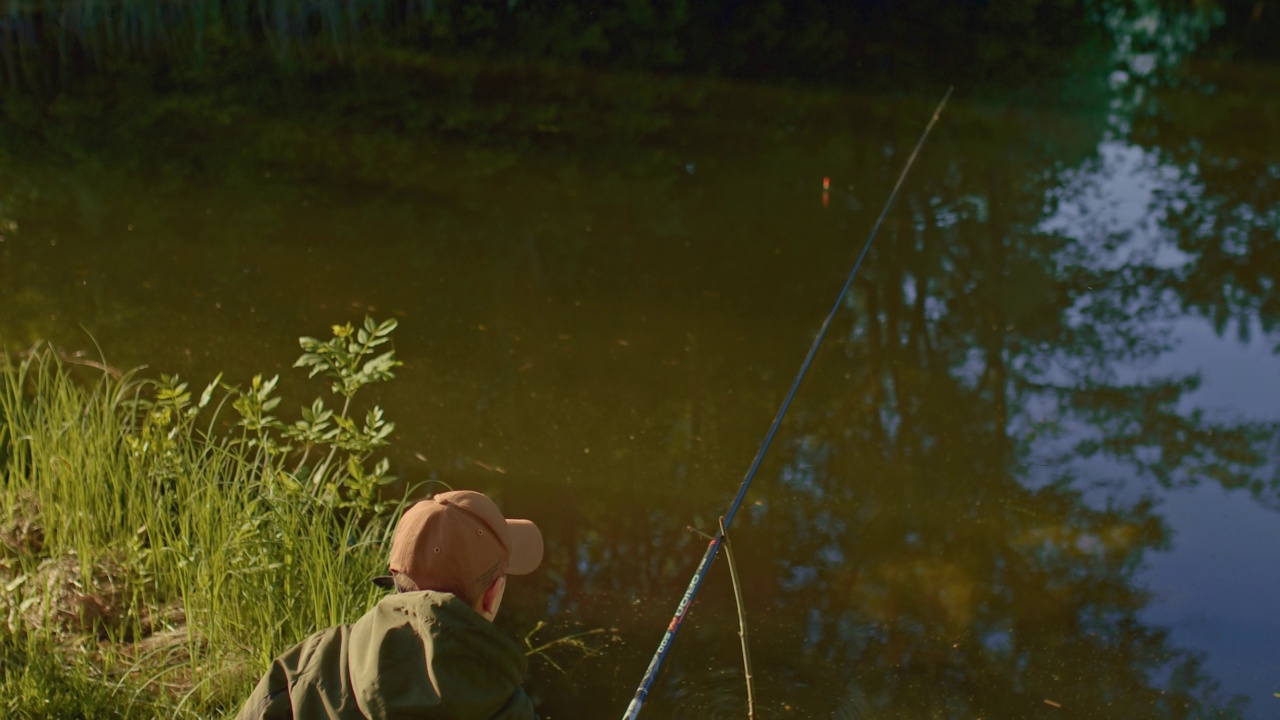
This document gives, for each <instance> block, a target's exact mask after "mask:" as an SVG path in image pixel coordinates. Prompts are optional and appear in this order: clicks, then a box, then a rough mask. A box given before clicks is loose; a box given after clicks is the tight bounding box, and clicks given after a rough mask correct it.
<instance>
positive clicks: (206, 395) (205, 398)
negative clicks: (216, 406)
mask: <svg viewBox="0 0 1280 720" xmlns="http://www.w3.org/2000/svg"><path fill="white" fill-rule="evenodd" d="M221 381H222V373H218V376H217V377H215V378H214V379H213V382H211V383H209V385H208V387H206V388H205V389H204V392H202V393H200V404H199V407H204V406H206V405H208V404H209V401H210V400H212V399H213V389H214V388H216V387H218V383H219V382H221Z"/></svg>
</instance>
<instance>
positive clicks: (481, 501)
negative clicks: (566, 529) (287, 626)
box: [237, 490, 542, 720]
mask: <svg viewBox="0 0 1280 720" xmlns="http://www.w3.org/2000/svg"><path fill="white" fill-rule="evenodd" d="M541 562H542V533H541V531H539V530H538V527H537V526H536V525H534V524H533V523H532V522H530V521H528V520H507V519H506V518H504V517H503V516H502V512H501V511H500V510H498V506H497V505H495V504H494V503H493V501H492V500H490V499H489V498H487V497H485V496H484V495H482V494H480V493H478V492H472V491H470V490H459V491H456V492H446V493H441V494H438V495H436V496H435V497H433V498H431V499H429V500H424V501H421V502H419V503H417V504H415V505H413V506H412V507H410V508H409V509H408V510H406V511H405V513H404V515H403V516H401V518H400V521H399V522H398V523H397V524H396V530H395V535H394V538H393V540H392V542H391V556H390V559H389V560H388V563H387V564H388V567H389V570H390V571H391V574H390V576H388V577H383V578H377V579H376V580H375V582H378V583H379V584H380V585H383V586H384V587H394V588H395V589H396V590H397V593H396V594H394V595H390V596H388V597H386V598H383V599H382V601H380V602H379V603H378V604H377V605H376V606H375V607H374V608H373V609H372V610H370V611H369V612H368V613H366V614H365V615H364V616H363V617H361V618H360V619H359V620H357V621H356V622H355V623H354V624H351V625H340V626H338V627H335V628H330V629H328V630H324V631H322V632H319V633H316V634H315V635H312V636H311V637H309V638H307V639H306V640H304V641H302V642H301V643H300V644H298V645H296V646H294V647H293V648H292V649H290V650H289V651H288V652H286V653H285V654H283V655H281V656H280V657H278V658H276V660H275V661H274V662H272V664H271V668H270V669H269V670H268V671H267V673H266V675H264V676H263V677H262V679H261V680H260V681H259V682H258V686H257V688H255V689H254V691H253V694H252V695H250V696H249V699H248V700H247V701H246V702H245V705H244V708H243V709H241V711H240V714H239V715H238V716H237V720H320V719H321V718H326V719H327V718H335V719H337V720H383V719H384V718H388V719H389V718H408V717H414V718H450V719H453V720H472V719H473V718H474V719H476V720H489V719H490V718H501V719H503V720H507V719H511V720H515V719H517V718H519V719H525V718H533V719H534V720H536V718H537V715H535V714H534V711H533V703H532V701H530V700H529V697H528V695H526V694H525V692H524V690H523V689H522V688H521V687H520V683H521V682H522V681H523V679H524V674H525V670H526V668H527V660H526V658H525V654H524V651H523V650H522V649H521V648H520V646H519V645H518V644H516V642H515V640H513V639H511V638H510V637H509V636H507V635H506V634H504V633H502V632H500V631H499V630H498V629H497V628H495V627H494V626H493V618H494V616H496V615H497V614H498V608H499V606H501V605H502V595H503V592H504V591H505V590H506V584H507V575H524V574H527V573H530V572H533V571H534V569H536V568H537V567H538V565H539V564H541Z"/></svg>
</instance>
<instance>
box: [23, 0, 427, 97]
mask: <svg viewBox="0 0 1280 720" xmlns="http://www.w3.org/2000/svg"><path fill="white" fill-rule="evenodd" d="M435 5H436V3H435V1H434V0H57V1H54V0H14V1H12V2H9V3H7V4H6V6H5V7H3V8H0V60H3V67H4V71H5V73H4V77H5V79H7V81H8V83H9V84H10V85H14V84H17V83H18V81H19V80H20V79H22V80H25V81H27V82H32V83H34V84H37V85H39V84H41V83H43V82H45V81H48V80H50V79H51V78H49V77H47V76H48V75H49V74H50V73H49V71H50V70H51V69H52V68H55V67H56V73H57V74H58V75H62V76H65V75H66V74H67V73H68V71H69V70H73V69H74V68H75V67H77V66H79V65H82V64H86V63H87V64H88V65H90V66H95V67H103V66H106V65H109V64H112V63H113V62H118V61H120V60H123V59H153V58H162V59H166V60H168V61H170V62H186V61H190V60H199V59H202V58H203V57H204V55H205V53H206V52H207V51H209V50H212V49H219V48H226V47H232V48H237V47H245V46H247V45H256V44H258V43H265V44H266V46H267V47H269V48H270V50H271V51H272V52H273V53H274V54H275V55H276V56H277V57H278V58H280V59H285V58H287V57H289V56H290V55H291V54H292V53H294V52H297V51H299V50H302V49H306V48H318V49H322V50H324V51H325V52H329V53H334V54H336V55H337V56H338V57H339V58H342V57H343V56H346V55H350V54H351V53H353V52H354V51H355V50H356V49H357V48H358V47H360V46H362V45H364V44H366V43H370V42H374V43H376V42H380V41H383V40H387V39H392V38H404V37H410V38H421V37H425V36H429V34H430V28H431V27H432V23H434V22H436V21H437V12H436V7H435ZM63 79H65V78H63Z"/></svg>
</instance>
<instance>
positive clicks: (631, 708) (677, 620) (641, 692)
mask: <svg viewBox="0 0 1280 720" xmlns="http://www.w3.org/2000/svg"><path fill="white" fill-rule="evenodd" d="M953 89H954V88H947V92H946V94H945V95H943V96H942V102H940V103H938V107H937V109H935V110H934V111H933V116H932V117H931V118H930V119H929V124H928V125H926V126H925V128H924V132H923V133H921V134H920V139H919V140H918V141H916V146H915V149H913V150H912V151H911V156H910V157H908V158H907V164H906V165H904V166H903V168H902V172H901V174H899V175H898V182H896V183H894V186H893V190H892V191H891V192H890V193H889V198H888V199H887V200H885V203H884V208H883V209H882V210H880V217H878V218H876V223H875V225H872V226H871V234H870V235H868V236H867V242H866V243H865V244H864V245H863V246H862V252H861V253H859V254H858V259H857V260H856V261H855V262H854V263H853V268H852V269H851V270H849V276H848V277H847V278H845V281H844V285H843V286H842V287H841V288H840V293H839V294H837V295H836V301H835V304H833V305H832V306H831V312H829V313H827V318H826V319H825V320H823V321H822V328H821V329H819V330H818V335H817V337H815V338H814V339H813V345H812V346H811V347H810V348H809V354H808V355H806V356H805V358H804V362H803V363H801V364H800V372H799V373H797V374H796V379H795V382H793V383H791V390H790V391H789V392H788V393H787V397H786V399H784V400H783V401H782V407H780V408H778V414H777V415H776V416H774V418H773V424H772V425H770V426H769V432H768V434H766V435H765V438H764V442H763V443H762V444H761V445H760V450H759V452H757V453H756V457H755V460H753V461H751V467H750V468H748V469H747V474H746V476H745V477H744V478H743V479H742V485H741V486H740V487H739V488H738V495H737V496H736V497H735V498H734V499H733V504H731V505H730V506H729V512H727V513H725V514H724V518H723V519H722V521H721V523H720V533H719V534H718V535H716V536H715V537H714V538H712V539H711V542H710V543H709V544H708V545H707V551H706V552H705V553H703V555H702V562H700V563H698V569H697V570H695V571H694V572H693V577H692V578H690V579H689V587H688V588H687V589H685V591H684V597H682V598H680V603H679V604H678V605H676V613H675V615H674V616H672V618H671V624H669V625H668V626H667V631H666V632H665V633H664V634H663V635H662V641H661V642H659V643H658V649H657V650H656V651H654V653H653V659H652V660H650V661H649V668H648V669H647V670H645V672H644V678H643V679H641V680H640V686H639V687H638V688H636V696H635V697H634V698H632V699H631V704H630V705H628V706H627V713H626V715H624V716H623V718H624V720H634V718H636V717H639V715H640V707H641V706H642V705H644V701H645V699H647V698H648V697H649V690H650V689H651V687H652V686H653V681H654V680H655V679H657V677H658V669H659V668H661V667H662V661H663V660H665V659H666V656H667V651H668V650H670V649H671V643H672V642H673V641H674V640H675V638H676V633H677V632H679V631H680V626H681V625H682V624H684V617H685V614H686V613H688V612H689V606H690V605H691V604H692V603H693V598H694V596H696V595H697V594H698V588H700V587H702V580H703V578H705V577H706V575H707V570H708V569H710V567H711V563H712V561H714V560H715V559H716V555H717V554H718V553H719V552H720V545H721V544H722V543H723V542H724V539H725V532H726V531H727V530H728V528H729V523H731V522H733V516H734V515H737V514H738V508H740V507H741V506H742V500H743V498H745V497H746V495H747V488H749V487H751V481H752V480H754V479H755V477H756V471H757V470H759V469H760V463H761V461H763V460H764V454H765V452H767V451H768V450H769V445H770V444H771V443H772V442H773V437H774V435H776V434H777V432H778V427H779V426H780V425H782V418H783V416H784V415H786V414H787V408H788V407H790V406H791V400H792V399H793V398H795V396H796V391H797V390H799V389H800V382H801V381H802V380H804V376H805V373H807V372H809V366H810V365H811V364H812V363H813V358H814V356H815V355H817V354H818V346H820V345H822V339H823V338H825V337H826V336H827V329H828V328H830V327H831V321H832V320H834V319H835V316H836V312H837V311H838V310H839V309H840V302H841V301H842V300H843V299H844V295H845V293H847V292H848V291H849V286H850V285H852V284H853V278H854V276H855V275H857V274H858V268H860V267H862V261H863V259H865V258H866V257H867V251H868V250H870V249H871V241H872V240H875V238H876V233H877V232H879V231H880V226H881V225H882V224H884V218H885V216H886V215H888V214H889V208H890V207H892V206H893V200H894V198H896V197H897V196H898V190H899V189H901V188H902V183H903V181H904V180H906V179H907V173H908V172H909V171H910V170H911V165H912V164H913V163H914V162H915V161H916V155H919V154H920V148H921V147H923V146H924V141H925V139H927V138H928V137H929V132H930V131H931V130H933V126H934V124H936V123H937V122H938V116H939V115H941V114H942V108H944V107H946V104H947V100H948V99H950V97H951V91H952V90H953Z"/></svg>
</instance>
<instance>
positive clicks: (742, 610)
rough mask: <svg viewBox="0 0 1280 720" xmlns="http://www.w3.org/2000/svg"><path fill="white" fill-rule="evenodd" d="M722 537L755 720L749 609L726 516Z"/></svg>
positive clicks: (749, 707)
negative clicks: (726, 523) (726, 526)
mask: <svg viewBox="0 0 1280 720" xmlns="http://www.w3.org/2000/svg"><path fill="white" fill-rule="evenodd" d="M720 537H722V538H724V557H725V559H726V560H728V561H729V577H730V578H731V579H732V580H733V599H734V600H735V601H736V602H737V603H738V637H739V638H741V639H742V666H743V668H744V672H746V678H747V717H748V718H750V720H755V717H756V700H755V694H754V693H753V692H752V690H751V651H750V649H748V647H747V608H746V606H745V605H744V604H743V602H742V583H741V582H739V581H738V566H737V565H735V564H734V562H733V549H732V548H731V547H729V534H728V533H727V532H726V531H725V528H724V516H723V515H721V516H720Z"/></svg>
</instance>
